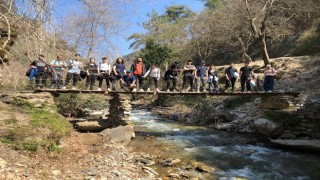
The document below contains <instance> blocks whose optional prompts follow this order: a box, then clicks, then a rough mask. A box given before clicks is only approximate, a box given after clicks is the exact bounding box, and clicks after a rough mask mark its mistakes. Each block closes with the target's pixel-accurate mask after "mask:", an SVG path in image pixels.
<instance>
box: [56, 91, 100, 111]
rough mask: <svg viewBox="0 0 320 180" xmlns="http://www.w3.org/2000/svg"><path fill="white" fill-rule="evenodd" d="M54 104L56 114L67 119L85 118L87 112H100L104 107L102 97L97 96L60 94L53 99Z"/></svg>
mask: <svg viewBox="0 0 320 180" xmlns="http://www.w3.org/2000/svg"><path fill="white" fill-rule="evenodd" d="M55 103H56V106H57V109H58V112H59V113H60V114H63V115H64V116H67V117H70V116H74V117H79V116H80V115H81V116H87V115H88V110H101V109H103V108H105V107H106V100H105V99H104V98H103V95H97V94H92V95H83V94H62V95H60V96H59V97H56V98H55ZM86 110H87V112H86Z"/></svg>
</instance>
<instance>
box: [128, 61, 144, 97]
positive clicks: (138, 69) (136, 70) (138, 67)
mask: <svg viewBox="0 0 320 180" xmlns="http://www.w3.org/2000/svg"><path fill="white" fill-rule="evenodd" d="M130 70H131V72H132V73H133V75H134V76H135V77H136V80H137V81H136V83H138V81H139V89H140V90H139V91H143V76H144V74H145V73H146V66H145V65H144V63H143V61H142V58H141V57H139V58H137V59H136V61H135V62H134V63H132V65H131V68H130Z"/></svg>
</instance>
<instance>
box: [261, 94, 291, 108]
mask: <svg viewBox="0 0 320 180" xmlns="http://www.w3.org/2000/svg"><path fill="white" fill-rule="evenodd" d="M290 104H291V103H290V101H289V99H288V97H286V96H275V97H263V98H262V99H261V103H260V107H261V108H263V109H287V108H288V107H289V106H290Z"/></svg>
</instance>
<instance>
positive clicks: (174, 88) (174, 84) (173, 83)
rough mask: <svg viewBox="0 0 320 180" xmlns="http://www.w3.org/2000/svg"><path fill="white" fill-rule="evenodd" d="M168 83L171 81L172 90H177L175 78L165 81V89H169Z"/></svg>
mask: <svg viewBox="0 0 320 180" xmlns="http://www.w3.org/2000/svg"><path fill="white" fill-rule="evenodd" d="M170 81H172V86H173V90H176V89H177V78H176V77H169V79H167V81H166V82H167V89H170Z"/></svg>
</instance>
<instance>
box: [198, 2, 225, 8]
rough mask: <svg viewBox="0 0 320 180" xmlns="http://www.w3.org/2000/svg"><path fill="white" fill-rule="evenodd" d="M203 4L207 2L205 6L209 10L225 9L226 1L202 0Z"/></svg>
mask: <svg viewBox="0 0 320 180" xmlns="http://www.w3.org/2000/svg"><path fill="white" fill-rule="evenodd" d="M200 1H202V2H205V4H204V5H205V6H206V7H208V8H209V9H217V8H220V7H223V5H224V1H225V0H200Z"/></svg>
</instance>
